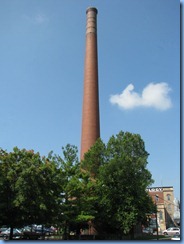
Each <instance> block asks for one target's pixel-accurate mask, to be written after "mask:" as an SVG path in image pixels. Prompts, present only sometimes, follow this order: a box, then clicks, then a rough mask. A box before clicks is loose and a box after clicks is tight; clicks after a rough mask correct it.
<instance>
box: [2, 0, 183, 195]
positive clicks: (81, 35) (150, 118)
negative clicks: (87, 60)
mask: <svg viewBox="0 0 184 244" xmlns="http://www.w3.org/2000/svg"><path fill="white" fill-rule="evenodd" d="M89 6H94V7H96V8H97V9H98V16H97V18H98V62H99V93H100V124H101V125H100V126H101V128H100V129H101V138H102V140H103V141H104V142H107V141H108V139H109V138H110V136H112V135H115V134H117V133H119V131H120V130H123V131H129V132H132V133H136V134H140V135H141V137H142V139H143V140H144V142H145V147H146V150H147V151H148V153H149V154H150V156H149V158H148V169H149V170H150V171H151V173H152V176H153V179H154V180H155V183H154V185H153V186H173V187H174V195H175V197H177V198H180V2H179V1H178V0H105V1H99V0H91V1H90V0H78V1H76V0H39V1H37V0H1V1H0V36H1V38H0V53H1V55H0V84H1V89H0V109H1V117H0V147H2V148H3V149H7V150H8V151H11V150H12V149H13V147H15V146H17V147H19V148H26V149H34V150H35V151H36V152H37V151H38V152H40V154H41V155H47V154H48V153H49V152H50V151H51V150H53V151H54V153H57V154H60V153H61V147H62V146H65V145H66V144H67V143H70V144H73V145H76V146H77V147H78V149H79V151H80V138H81V119H82V118H81V116H82V94H83V74H84V54H85V24H86V9H87V8H88V7H89Z"/></svg>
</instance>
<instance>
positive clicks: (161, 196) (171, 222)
mask: <svg viewBox="0 0 184 244" xmlns="http://www.w3.org/2000/svg"><path fill="white" fill-rule="evenodd" d="M147 191H148V193H149V195H150V196H151V198H152V200H153V202H154V203H155V205H156V209H157V213H154V214H152V215H151V218H150V222H151V224H153V223H155V221H156V220H157V223H158V230H159V232H162V231H163V230H165V229H167V228H169V227H172V226H177V225H178V224H177V223H176V222H175V219H174V213H175V204H174V190H173V187H172V186H166V187H151V188H147Z"/></svg>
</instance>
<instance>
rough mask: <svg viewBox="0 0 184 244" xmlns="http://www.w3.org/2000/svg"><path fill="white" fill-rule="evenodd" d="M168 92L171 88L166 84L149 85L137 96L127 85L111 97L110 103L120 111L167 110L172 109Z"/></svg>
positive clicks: (131, 86) (132, 88) (130, 85)
mask: <svg viewBox="0 0 184 244" xmlns="http://www.w3.org/2000/svg"><path fill="white" fill-rule="evenodd" d="M170 91H171V88H170V87H169V86H168V84H167V83H164V82H161V83H150V84H148V85H147V86H146V87H145V88H144V89H143V91H142V94H139V93H137V92H134V86H133V85H132V84H129V85H128V86H127V87H126V88H125V89H124V90H123V91H122V93H121V94H116V95H111V96H110V102H111V103H112V104H116V105H118V106H119V107H120V108H122V109H133V108H136V107H152V108H156V109H158V110H167V109H169V108H171V107H172V102H171V99H170V97H169V92H170Z"/></svg>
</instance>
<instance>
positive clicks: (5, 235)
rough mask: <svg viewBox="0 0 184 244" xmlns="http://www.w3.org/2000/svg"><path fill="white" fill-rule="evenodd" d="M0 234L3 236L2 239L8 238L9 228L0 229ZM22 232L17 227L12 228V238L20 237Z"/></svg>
mask: <svg viewBox="0 0 184 244" xmlns="http://www.w3.org/2000/svg"><path fill="white" fill-rule="evenodd" d="M0 236H1V237H3V239H4V240H6V239H9V236H10V228H7V229H6V230H4V231H2V232H1V233H0ZM21 237H22V232H21V231H20V230H19V229H13V239H21Z"/></svg>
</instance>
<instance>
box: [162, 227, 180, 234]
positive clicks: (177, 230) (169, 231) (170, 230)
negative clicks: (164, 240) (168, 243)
mask: <svg viewBox="0 0 184 244" xmlns="http://www.w3.org/2000/svg"><path fill="white" fill-rule="evenodd" d="M162 233H163V234H164V235H169V236H171V235H178V234H180V228H178V227H170V228H168V229H167V230H163V231H162Z"/></svg>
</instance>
